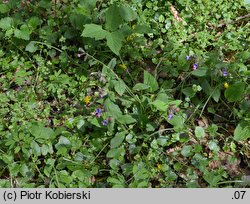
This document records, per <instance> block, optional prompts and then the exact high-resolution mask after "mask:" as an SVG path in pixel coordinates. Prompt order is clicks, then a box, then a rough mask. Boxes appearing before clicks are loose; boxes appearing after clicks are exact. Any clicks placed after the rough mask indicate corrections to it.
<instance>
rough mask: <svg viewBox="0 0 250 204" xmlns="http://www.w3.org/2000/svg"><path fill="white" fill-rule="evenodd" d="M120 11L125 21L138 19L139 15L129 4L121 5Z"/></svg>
mask: <svg viewBox="0 0 250 204" xmlns="http://www.w3.org/2000/svg"><path fill="white" fill-rule="evenodd" d="M119 13H120V15H121V17H122V18H123V19H124V20H125V21H133V20H135V19H136V17H137V15H136V13H135V11H133V10H132V8H131V7H130V6H128V5H120V6H119Z"/></svg>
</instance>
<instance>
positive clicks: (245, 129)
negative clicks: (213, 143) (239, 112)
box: [234, 123, 250, 141]
mask: <svg viewBox="0 0 250 204" xmlns="http://www.w3.org/2000/svg"><path fill="white" fill-rule="evenodd" d="M248 138H250V125H247V124H243V123H240V124H238V125H237V127H236V129H235V131H234V140H236V141H240V140H247V139H248Z"/></svg>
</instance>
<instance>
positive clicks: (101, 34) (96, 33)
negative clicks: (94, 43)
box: [81, 24, 109, 40]
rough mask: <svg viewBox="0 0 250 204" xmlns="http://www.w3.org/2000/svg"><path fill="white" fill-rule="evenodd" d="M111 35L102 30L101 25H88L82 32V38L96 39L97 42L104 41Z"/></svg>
mask: <svg viewBox="0 0 250 204" xmlns="http://www.w3.org/2000/svg"><path fill="white" fill-rule="evenodd" d="M108 34H109V32H107V31H106V30H103V29H102V26H101V25H96V24H86V25H85V26H84V30H83V31H82V34H81V36H82V37H89V38H95V40H102V39H104V38H106V36H107V35H108Z"/></svg>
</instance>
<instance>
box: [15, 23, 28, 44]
mask: <svg viewBox="0 0 250 204" xmlns="http://www.w3.org/2000/svg"><path fill="white" fill-rule="evenodd" d="M30 34H31V31H30V30H29V28H28V26H27V25H22V26H21V27H20V29H15V31H14V36H15V37H16V38H19V39H23V40H29V39H30Z"/></svg>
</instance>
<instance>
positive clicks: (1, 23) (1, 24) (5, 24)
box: [0, 17, 13, 30]
mask: <svg viewBox="0 0 250 204" xmlns="http://www.w3.org/2000/svg"><path fill="white" fill-rule="evenodd" d="M12 25H13V19H12V18H11V17H5V18H2V19H1V20H0V28H2V29H3V30H8V29H10V28H11V27H12Z"/></svg>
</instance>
